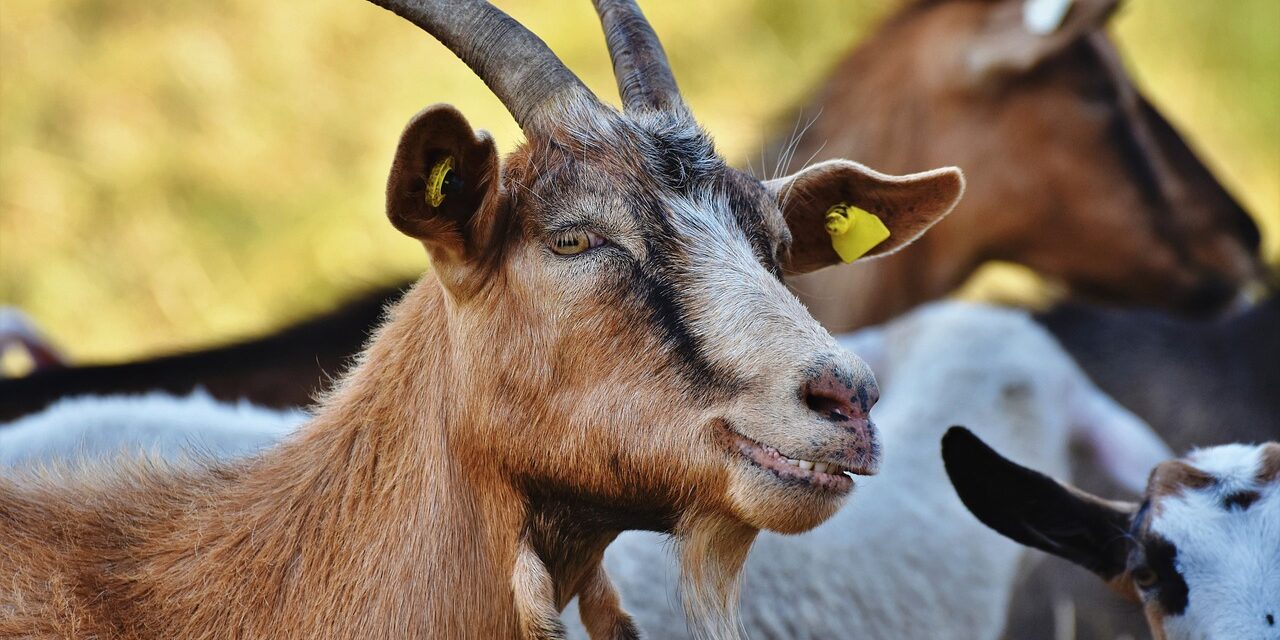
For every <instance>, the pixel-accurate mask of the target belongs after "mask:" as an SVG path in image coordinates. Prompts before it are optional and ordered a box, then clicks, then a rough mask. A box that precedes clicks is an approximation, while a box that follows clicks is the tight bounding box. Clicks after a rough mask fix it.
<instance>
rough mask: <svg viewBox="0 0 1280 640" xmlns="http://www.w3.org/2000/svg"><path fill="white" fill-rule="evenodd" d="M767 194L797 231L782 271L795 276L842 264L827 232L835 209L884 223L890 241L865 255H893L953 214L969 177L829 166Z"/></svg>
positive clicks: (775, 184)
mask: <svg viewBox="0 0 1280 640" xmlns="http://www.w3.org/2000/svg"><path fill="white" fill-rule="evenodd" d="M765 188H767V189H768V190H769V192H770V193H771V194H772V195H773V197H774V198H775V199H776V200H777V201H778V205H779V206H780V207H781V208H782V215H783V217H784V218H786V221H787V227H788V229H790V231H791V248H790V251H789V252H788V255H785V256H783V257H782V269H783V272H784V273H786V274H787V275H795V274H800V273H808V272H810V271H814V270H817V269H821V268H823V267H829V266H831V265H835V264H839V263H840V262H841V261H842V258H841V256H840V255H839V254H838V253H837V252H836V249H835V246H834V245H833V244H832V238H831V234H830V233H828V231H827V221H826V217H827V214H828V213H829V212H830V211H831V210H832V207H834V206H837V205H852V206H854V207H857V208H859V209H863V210H865V211H866V212H869V213H871V214H872V215H874V216H875V217H876V218H878V219H879V221H880V223H881V224H883V225H884V229H885V230H887V231H888V232H889V233H888V236H887V237H884V239H883V240H882V241H881V242H879V243H877V244H873V245H872V246H871V247H870V248H869V249H867V250H866V253H865V254H863V255H864V256H865V257H868V258H871V257H876V256H882V255H887V254H890V253H893V252H894V251H897V250H898V249H901V248H902V247H905V246H907V245H908V244H910V243H911V241H912V240H915V239H916V238H918V237H920V234H922V233H924V232H925V230H927V229H928V228H929V227H931V226H933V224H934V223H935V222H937V221H939V220H941V219H942V218H943V217H944V216H946V215H947V214H948V213H950V212H951V209H952V208H954V207H955V206H956V203H957V202H959V201H960V196H961V194H963V193H964V174H962V173H961V172H960V170H959V169H957V168H955V167H946V168H942V169H934V170H933V171H925V172H923V173H913V174H911V175H905V176H891V175H888V174H884V173H880V172H879V171H875V170H872V169H870V168H868V167H865V166H863V165H860V164H858V163H856V162H850V161H848V160H828V161H826V162H820V163H818V164H815V165H813V166H811V167H807V168H805V169H803V170H801V171H800V172H798V173H795V174H793V175H790V176H787V177H785V178H778V179H776V180H770V181H768V182H766V183H765ZM871 222H872V223H874V222H875V220H871ZM864 248H865V247H864Z"/></svg>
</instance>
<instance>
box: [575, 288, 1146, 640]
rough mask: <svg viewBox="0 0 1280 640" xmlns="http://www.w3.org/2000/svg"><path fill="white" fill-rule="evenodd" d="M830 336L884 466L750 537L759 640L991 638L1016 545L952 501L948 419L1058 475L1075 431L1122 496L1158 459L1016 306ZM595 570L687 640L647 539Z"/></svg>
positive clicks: (752, 621) (660, 551) (631, 540)
mask: <svg viewBox="0 0 1280 640" xmlns="http://www.w3.org/2000/svg"><path fill="white" fill-rule="evenodd" d="M842 342H845V345H844V346H845V347H846V348H854V349H856V350H857V352H858V353H859V354H862V355H863V357H864V358H865V359H867V361H868V362H869V363H871V364H872V366H873V367H875V369H876V371H877V377H878V378H879V379H880V381H881V389H882V393H883V395H882V399H881V401H880V403H879V404H878V405H877V406H876V409H875V411H874V416H873V417H874V418H875V420H876V423H877V424H878V425H879V428H880V430H881V434H882V437H883V442H884V444H885V452H886V456H885V458H884V464H883V467H882V470H881V472H880V475H879V476H877V477H874V478H860V479H859V483H860V484H862V486H861V487H860V488H859V489H858V496H857V498H856V499H854V500H852V501H851V503H850V504H848V505H847V506H845V507H844V508H843V509H842V510H841V511H840V512H839V513H837V514H836V515H835V516H834V517H833V518H832V519H831V520H829V521H828V522H827V523H825V524H823V525H822V526H820V527H818V528H816V529H814V530H812V531H810V532H808V533H806V534H802V535H799V536H781V535H773V534H765V535H762V536H761V537H760V538H759V539H758V541H757V542H756V545H755V547H754V550H753V551H752V553H751V555H750V556H749V557H748V559H747V566H746V571H745V574H744V576H745V584H744V585H743V598H742V619H743V622H744V624H745V625H746V629H747V631H748V632H749V633H751V634H752V635H754V636H756V637H764V638H833V637H840V638H869V639H880V638H894V639H905V640H909V639H912V638H919V639H930V640H934V639H940V638H964V639H975V638H995V637H997V636H998V635H999V633H1000V631H1001V628H1002V626H1003V624H1004V620H1005V609H1006V607H1007V604H1008V601H1009V597H1010V594H1011V591H1012V589H1013V587H1014V584H1015V578H1016V574H1017V572H1018V569H1019V563H1020V561H1021V560H1022V559H1023V557H1024V554H1025V549H1024V548H1021V547H1018V546H1017V545H1014V544H1011V543H1010V542H1009V541H1008V540H1003V539H1001V538H1000V536H998V535H995V534H994V533H993V532H991V531H990V530H987V529H986V528H985V527H983V526H982V525H981V524H980V523H978V522H977V521H976V520H974V518H973V517H972V516H971V515H970V514H969V513H968V512H967V511H966V510H965V507H964V505H963V504H961V502H960V500H959V499H957V497H956V495H955V492H954V491H953V490H952V488H951V485H950V483H949V482H948V480H947V476H946V473H945V472H944V469H943V465H942V460H941V458H940V457H939V455H938V442H939V439H940V438H941V437H942V434H943V432H944V431H945V430H946V429H947V427H948V426H949V425H953V424H965V425H969V426H970V427H971V428H973V429H974V430H975V431H977V432H979V433H981V434H982V435H983V436H984V437H985V438H987V439H989V440H991V441H993V442H997V443H999V444H1000V446H1001V447H1004V448H1006V449H1007V450H1009V451H1013V452H1016V453H1017V455H1018V456H1020V457H1022V458H1023V459H1025V460H1032V461H1035V463H1036V464H1037V465H1040V466H1041V467H1042V468H1047V469H1052V470H1053V471H1054V472H1055V473H1057V474H1060V475H1064V474H1065V473H1066V471H1067V469H1068V445H1069V442H1070V440H1072V438H1073V437H1076V438H1081V439H1083V440H1085V441H1088V442H1089V443H1091V444H1092V445H1094V448H1095V450H1096V451H1097V452H1098V453H1099V454H1101V457H1102V460H1103V462H1104V466H1105V467H1106V468H1107V469H1108V471H1109V472H1110V473H1112V474H1113V475H1114V476H1115V477H1116V478H1117V479H1118V480H1120V481H1122V482H1123V483H1125V484H1126V485H1127V486H1129V487H1132V488H1133V489H1134V490H1135V491H1140V490H1141V487H1142V484H1143V480H1144V479H1145V472H1146V470H1147V469H1150V468H1151V466H1152V465H1153V464H1155V463H1156V462H1157V461H1159V460H1163V459H1166V458H1167V457H1168V456H1169V451H1168V449H1167V448H1166V447H1165V446H1164V444H1163V443H1162V442H1161V441H1160V440H1159V439H1158V438H1157V437H1156V436H1155V434H1153V433H1152V432H1151V431H1150V430H1149V429H1148V428H1147V426H1146V425H1145V424H1144V423H1142V422H1141V421H1140V420H1138V419H1137V418H1136V417H1134V416H1133V415H1132V414H1130V413H1129V412H1127V411H1125V410H1124V409H1123V408H1121V407H1120V406H1119V405H1117V404H1115V403H1114V402H1113V401H1112V400H1111V399H1110V398H1108V397H1107V396H1105V395H1104V394H1103V393H1102V392H1100V391H1098V390H1097V389H1096V388H1095V387H1094V386H1093V385H1092V383H1090V382H1089V380H1088V379H1087V378H1086V377H1085V376H1084V374H1083V373H1081V371H1080V370H1079V368H1078V367H1077V366H1076V365H1075V363H1074V362H1073V361H1072V360H1071V359H1070V357H1068V356H1067V355H1066V353H1065V352H1063V350H1062V349H1061V348H1060V347H1059V346H1058V344H1057V343H1056V342H1055V341H1054V340H1053V339H1052V337H1050V336H1049V335H1048V333H1047V332H1046V331H1045V330H1044V329H1042V328H1041V327H1039V326H1038V325H1036V324H1035V323H1034V322H1032V321H1031V319H1030V318H1029V317H1028V315H1027V314H1026V313H1022V312H1018V311H1011V310H1004V309H998V308H993V307H986V306H979V305H969V304H963V303H940V304H935V305H931V306H929V307H926V308H924V309H922V310H919V311H917V312H915V313H913V314H911V315H909V316H907V317H905V318H904V319H901V320H899V321H897V322H894V323H891V324H890V325H887V326H886V327H885V328H881V329H870V330H865V331H861V332H858V333H856V334H851V335H849V336H846V337H845V338H844V339H843V340H842ZM606 564H607V567H608V570H609V573H610V575H611V576H613V577H614V579H615V580H616V582H617V584H618V587H619V591H620V593H621V595H622V599H623V602H624V604H625V606H626V609H627V610H628V611H630V612H631V614H632V615H633V616H634V619H635V621H636V623H637V626H639V628H640V629H641V630H643V631H644V632H646V633H647V634H649V636H650V637H655V638H671V637H687V636H688V635H689V632H688V631H687V630H686V626H685V616H684V614H683V613H682V612H680V611H679V610H678V609H677V608H676V606H675V605H674V604H673V603H675V602H678V599H677V598H676V597H675V595H674V588H675V587H674V585H675V583H676V575H677V569H676V566H675V563H674V561H673V560H672V559H671V558H669V557H668V554H667V552H666V550H665V549H664V548H663V545H662V539H661V537H660V536H658V535H656V534H644V533H635V532H632V533H626V534H623V535H622V536H621V537H619V538H618V540H617V541H616V542H615V543H614V544H613V545H612V546H611V547H610V548H609V550H608V551H607V553H606ZM566 618H570V617H569V616H566ZM575 632H576V633H577V634H578V637H582V635H583V634H582V633H581V629H576V630H575Z"/></svg>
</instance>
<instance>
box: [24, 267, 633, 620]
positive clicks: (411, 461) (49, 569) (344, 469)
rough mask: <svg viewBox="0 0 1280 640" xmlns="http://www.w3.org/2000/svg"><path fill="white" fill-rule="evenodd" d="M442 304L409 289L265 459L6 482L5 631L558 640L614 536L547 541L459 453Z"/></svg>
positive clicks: (438, 297) (508, 487)
mask: <svg viewBox="0 0 1280 640" xmlns="http://www.w3.org/2000/svg"><path fill="white" fill-rule="evenodd" d="M447 306H448V302H447V301H446V300H445V297H444V295H443V293H442V291H441V289H440V287H439V286H438V285H437V284H436V283H435V282H434V281H429V283H428V284H425V285H423V286H419V287H418V288H417V289H416V290H414V291H413V292H411V293H410V294H409V295H408V296H407V297H406V301H405V302H404V303H402V304H401V305H400V306H399V307H398V308H397V309H396V310H395V311H394V312H393V315H392V318H391V320H390V322H389V323H388V324H387V325H386V326H385V327H384V328H383V330H382V331H381V332H380V334H379V335H378V337H377V338H376V340H375V342H374V343H373V345H372V346H371V347H370V349H369V351H368V352H367V355H366V357H365V359H364V362H363V363H362V364H360V365H359V366H358V367H357V368H356V370H355V371H354V372H353V373H352V375H351V376H350V378H349V379H348V380H347V382H346V384H344V385H342V387H341V388H340V389H339V390H338V391H337V392H335V394H334V395H333V396H332V397H330V398H329V399H328V400H327V402H325V403H324V405H323V408H322V409H321V410H320V412H319V413H318V415H317V416H316V417H315V419H313V420H312V421H311V422H310V423H308V424H307V425H305V426H304V427H302V429H301V430H300V432H299V433H298V434H297V435H296V436H295V437H293V438H292V439H289V440H287V441H286V442H284V443H283V444H282V445H281V446H280V447H278V448H276V449H273V450H271V451H270V452H269V453H267V454H264V455H262V456H260V457H257V458H254V459H250V460H247V461H243V462H239V463H230V464H226V465H219V464H209V465H208V466H207V467H202V468H199V469H194V470H193V469H186V470H175V471H170V470H158V469H155V468H146V467H144V466H142V465H137V466H134V467H133V468H131V469H130V470H129V471H128V472H126V473H123V474H122V473H118V472H115V473H111V474H106V473H99V474H91V476H92V477H94V478H95V479H94V480H90V481H88V482H90V483H92V484H81V485H78V486H77V485H72V484H71V483H69V482H66V480H67V478H59V477H57V473H56V472H52V473H48V474H44V475H42V476H40V477H34V478H31V479H25V480H21V481H19V482H17V483H15V482H13V481H11V480H8V479H5V480H0V521H3V522H5V523H6V525H5V527H6V532H5V533H6V538H7V542H11V543H13V544H6V546H4V547H3V548H0V574H3V575H6V576H12V578H6V583H7V584H5V585H3V586H0V589H3V590H0V636H4V635H6V634H7V633H8V632H14V633H17V634H19V635H21V634H34V635H35V636H41V635H45V634H53V635H58V634H69V635H70V636H76V637H91V636H94V635H100V636H101V637H121V638H142V637H157V636H164V637H182V638H212V637H227V636H235V637H292V638H313V637H321V636H328V637H410V636H413V637H422V636H424V635H427V636H438V637H448V638H454V637H477V638H479V637H485V638H489V637H512V636H515V635H517V634H518V633H519V631H518V630H521V629H523V631H524V632H525V633H524V635H533V636H535V637H536V636H538V635H544V632H545V633H553V632H554V631H555V626H556V625H558V621H556V620H555V618H554V613H555V611H558V609H559V608H560V607H562V606H563V604H564V602H565V601H566V600H567V599H568V597H570V596H571V595H572V594H573V593H574V592H576V591H577V590H578V589H579V588H580V587H581V586H583V585H587V584H588V583H589V582H590V580H589V579H590V578H592V577H593V576H594V575H595V574H594V572H593V571H592V568H593V567H592V566H591V565H592V564H593V559H594V564H598V559H599V557H600V554H601V553H602V552H603V549H604V547H605V546H606V545H607V544H608V542H609V540H611V539H612V537H613V535H614V533H613V532H596V531H590V530H586V529H584V528H582V527H579V528H578V529H575V530H573V531H572V532H568V531H567V530H566V531H561V532H560V533H559V534H558V535H550V534H548V533H547V532H546V531H540V527H539V525H551V526H554V525H555V524H556V522H558V521H559V519H558V518H554V517H552V518H542V517H540V514H538V513H534V512H532V511H530V508H529V503H528V502H527V500H526V497H525V496H523V495H522V494H521V492H520V491H518V490H517V489H516V488H515V487H514V486H513V484H512V483H511V482H510V481H509V479H507V478H505V477H504V476H503V475H502V474H501V472H500V471H499V470H495V469H493V468H491V467H489V466H486V465H484V464H482V463H483V461H480V460H468V459H467V457H466V448H465V447H463V446H459V443H457V442H453V441H452V439H453V438H454V437H455V434H456V433H459V432H461V430H459V429H456V428H455V427H456V426H457V424H458V423H460V422H461V421H465V420H468V419H469V418H468V416H464V415H458V413H459V412H457V411H455V410H454V407H456V406H457V402H456V399H454V398H451V397H449V394H446V393H443V392H441V390H446V389H455V388H457V387H456V386H455V385H454V384H453V377H454V372H455V362H454V361H453V358H452V356H453V353H454V350H453V349H452V348H451V346H452V345H451V341H450V332H449V331H448V324H449V320H448V311H447ZM80 475H83V474H80ZM564 547H567V548H572V549H574V551H575V552H565V551H564V549H563V548H564ZM543 558H558V559H559V560H558V561H557V562H554V563H552V564H551V565H550V572H548V570H547V565H546V564H545V563H544V562H543V560H542V559H543ZM574 558H576V559H577V562H575V561H574V560H573V559H574ZM548 588H550V591H548ZM606 588H607V585H606ZM549 593H553V594H554V605H548V603H546V602H543V601H541V599H542V598H546V597H547V596H548V595H549ZM603 597H605V598H606V600H607V594H605V596H603ZM548 606H552V608H553V611H552V617H551V619H550V620H549V621H547V620H545V616H546V615H547V608H548ZM522 614H523V617H522ZM530 616H543V618H544V619H531V618H530ZM3 621H7V622H3ZM6 627H7V628H6ZM544 627H545V628H544Z"/></svg>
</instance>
